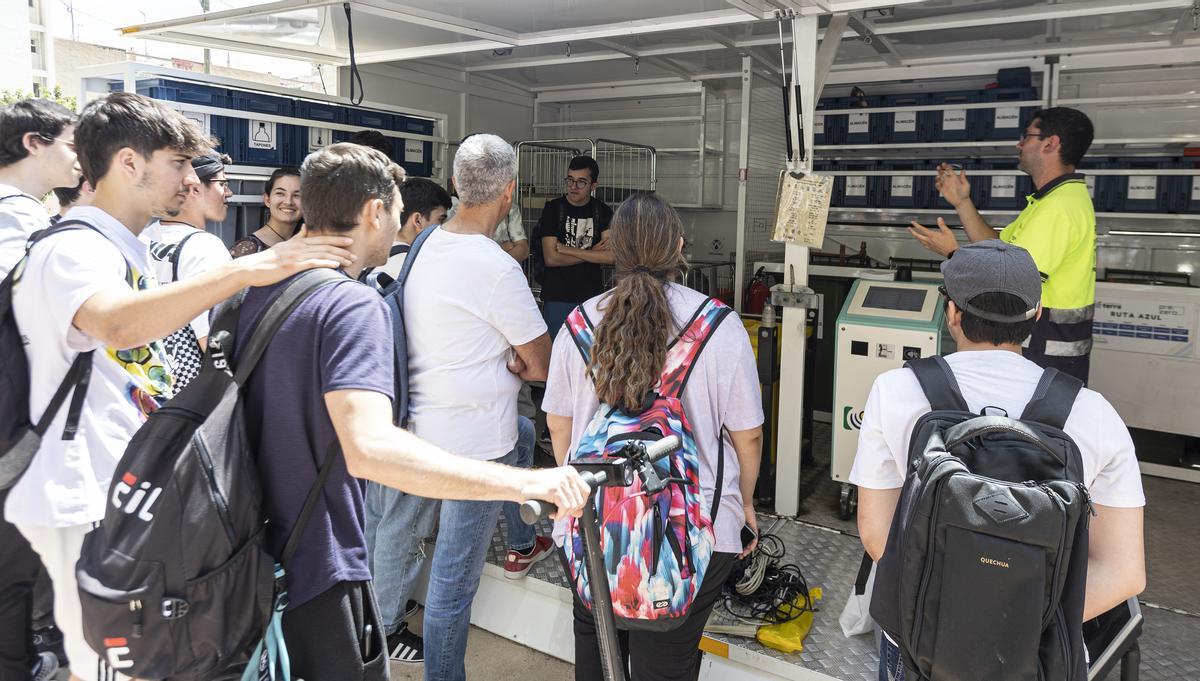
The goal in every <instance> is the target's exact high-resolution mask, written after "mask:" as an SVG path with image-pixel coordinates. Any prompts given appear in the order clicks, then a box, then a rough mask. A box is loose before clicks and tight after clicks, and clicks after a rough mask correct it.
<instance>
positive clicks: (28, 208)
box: [0, 184, 50, 278]
mask: <svg viewBox="0 0 1200 681" xmlns="http://www.w3.org/2000/svg"><path fill="white" fill-rule="evenodd" d="M5 197H7V198H5ZM0 199H3V200H2V201H0V278H2V277H6V276H8V272H9V270H11V269H12V268H14V267H16V266H17V263H18V262H21V257H22V256H24V255H25V242H27V241H29V237H31V236H33V233H34V232H36V231H38V230H39V229H45V228H47V227H49V226H50V214H49V213H47V212H46V208H45V207H44V206H43V205H42V202H41V201H38V200H37V199H35V198H34V197H32V196H30V195H28V194H25V193H24V192H22V191H21V190H20V189H17V188H16V187H14V186H12V185H7V184H0Z"/></svg>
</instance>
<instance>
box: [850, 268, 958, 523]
mask: <svg viewBox="0 0 1200 681" xmlns="http://www.w3.org/2000/svg"><path fill="white" fill-rule="evenodd" d="M944 315H945V312H944V310H943V307H942V302H941V296H940V295H939V294H938V288H937V284H935V283H934V284H929V283H920V282H898V281H869V280H866V279H859V280H857V281H855V282H854V285H853V287H852V288H851V289H850V295H849V296H848V297H847V298H846V304H845V305H844V306H843V307H842V312H841V314H839V315H838V319H837V339H836V350H835V354H834V379H833V407H834V410H833V443H832V459H831V461H830V466H829V470H830V475H831V476H832V477H833V479H834V480H836V481H838V482H841V483H842V495H841V513H842V516H843V517H844V518H846V519H849V518H850V517H851V516H852V515H853V514H854V512H855V509H856V497H857V495H856V494H855V493H854V490H853V488H852V487H851V485H850V484H849V478H850V468H851V467H852V466H853V465H854V453H855V450H856V449H857V448H858V431H859V429H860V428H861V427H862V419H863V408H864V407H865V405H866V402H867V395H868V394H869V393H870V392H871V384H872V383H874V382H875V378H876V377H877V376H879V374H882V373H883V372H885V371H887V370H889V369H895V368H898V367H902V366H904V362H905V361H907V360H910V359H919V358H921V357H930V356H932V355H935V354H938V353H939V352H941V338H942V333H941V327H942V318H943V316H944Z"/></svg>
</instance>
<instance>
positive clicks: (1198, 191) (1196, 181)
mask: <svg viewBox="0 0 1200 681" xmlns="http://www.w3.org/2000/svg"><path fill="white" fill-rule="evenodd" d="M1192 200H1193V201H1200V175H1198V176H1196V177H1193V178H1192Z"/></svg>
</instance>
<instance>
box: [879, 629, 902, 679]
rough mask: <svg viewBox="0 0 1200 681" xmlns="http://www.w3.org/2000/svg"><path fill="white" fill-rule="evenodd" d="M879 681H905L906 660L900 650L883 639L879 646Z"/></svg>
mask: <svg viewBox="0 0 1200 681" xmlns="http://www.w3.org/2000/svg"><path fill="white" fill-rule="evenodd" d="M879 681H904V660H903V659H901V655H900V648H898V647H897V646H896V645H895V644H894V643H892V642H891V641H889V640H888V638H887V636H883V637H881V642H880V644H879Z"/></svg>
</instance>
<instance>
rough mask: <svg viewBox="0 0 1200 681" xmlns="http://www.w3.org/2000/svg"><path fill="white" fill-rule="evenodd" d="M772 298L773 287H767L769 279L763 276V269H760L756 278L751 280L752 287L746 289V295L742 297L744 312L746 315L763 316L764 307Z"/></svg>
mask: <svg viewBox="0 0 1200 681" xmlns="http://www.w3.org/2000/svg"><path fill="white" fill-rule="evenodd" d="M770 297H771V287H770V286H768V285H767V277H766V275H764V274H763V268H761V267H760V268H758V271H757V272H755V273H754V278H753V279H751V280H750V286H748V287H747V288H746V293H745V295H744V296H743V297H742V310H743V311H745V313H746V314H762V311H763V307H764V306H765V305H766V303H767V299H768V298H770Z"/></svg>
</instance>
